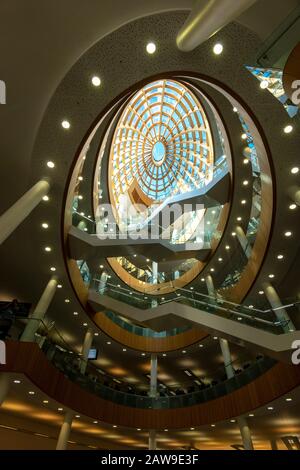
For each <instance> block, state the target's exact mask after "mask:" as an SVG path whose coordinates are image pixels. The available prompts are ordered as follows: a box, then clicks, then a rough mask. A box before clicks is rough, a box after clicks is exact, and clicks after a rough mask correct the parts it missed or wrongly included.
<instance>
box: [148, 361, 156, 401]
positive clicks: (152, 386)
mask: <svg viewBox="0 0 300 470" xmlns="http://www.w3.org/2000/svg"><path fill="white" fill-rule="evenodd" d="M149 396H150V397H152V398H155V397H156V396H157V354H151V371H150V393H149Z"/></svg>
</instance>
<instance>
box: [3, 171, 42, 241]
mask: <svg viewBox="0 0 300 470" xmlns="http://www.w3.org/2000/svg"><path fill="white" fill-rule="evenodd" d="M49 189H50V184H49V183H48V181H46V180H41V181H39V182H38V183H36V184H35V185H34V186H33V187H32V188H30V189H29V191H27V192H26V193H25V194H24V195H23V196H22V197H21V198H20V199H19V200H18V201H17V202H15V204H13V205H12V206H11V207H10V208H9V209H8V210H7V211H6V212H4V214H2V215H1V217H0V244H1V243H3V242H4V241H5V240H6V239H7V238H8V237H9V235H11V233H12V232H13V231H14V230H15V229H16V228H17V227H18V226H19V225H20V224H21V223H22V222H23V220H25V219H26V217H27V216H28V215H29V214H30V213H31V212H32V210H33V209H34V208H35V207H36V206H37V205H38V204H39V202H40V201H41V200H42V198H43V196H45V195H46V194H47V193H48V191H49Z"/></svg>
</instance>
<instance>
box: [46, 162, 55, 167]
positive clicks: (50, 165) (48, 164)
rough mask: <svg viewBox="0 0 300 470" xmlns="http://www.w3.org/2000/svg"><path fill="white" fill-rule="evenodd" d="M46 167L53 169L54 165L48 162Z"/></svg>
mask: <svg viewBox="0 0 300 470" xmlns="http://www.w3.org/2000/svg"><path fill="white" fill-rule="evenodd" d="M47 167H48V168H54V167H55V163H54V162H51V161H49V162H47Z"/></svg>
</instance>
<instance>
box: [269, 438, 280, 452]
mask: <svg viewBox="0 0 300 470" xmlns="http://www.w3.org/2000/svg"><path fill="white" fill-rule="evenodd" d="M270 444H271V450H278V445H277V440H276V439H271V440H270Z"/></svg>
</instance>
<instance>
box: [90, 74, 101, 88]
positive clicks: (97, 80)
mask: <svg viewBox="0 0 300 470" xmlns="http://www.w3.org/2000/svg"><path fill="white" fill-rule="evenodd" d="M92 84H93V85H94V86H100V85H101V79H100V77H97V76H96V75H95V76H94V77H93V78H92Z"/></svg>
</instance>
